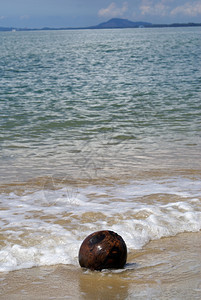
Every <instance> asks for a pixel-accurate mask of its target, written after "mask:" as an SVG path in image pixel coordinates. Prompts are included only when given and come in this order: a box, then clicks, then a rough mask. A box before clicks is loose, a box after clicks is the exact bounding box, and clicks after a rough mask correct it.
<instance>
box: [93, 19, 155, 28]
mask: <svg viewBox="0 0 201 300" xmlns="http://www.w3.org/2000/svg"><path fill="white" fill-rule="evenodd" d="M149 26H152V24H151V23H147V22H132V21H129V20H127V19H119V18H113V19H110V20H109V21H107V22H104V23H100V24H99V25H96V26H91V27H90V28H97V29H101V28H137V27H149Z"/></svg>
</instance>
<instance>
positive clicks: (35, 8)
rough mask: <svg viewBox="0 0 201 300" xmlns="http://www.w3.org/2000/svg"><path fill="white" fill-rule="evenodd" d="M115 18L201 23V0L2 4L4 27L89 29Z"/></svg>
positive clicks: (20, 0)
mask: <svg viewBox="0 0 201 300" xmlns="http://www.w3.org/2000/svg"><path fill="white" fill-rule="evenodd" d="M111 18H124V19H129V20H131V21H134V22H136V21H144V22H151V23H153V24H164V23H165V24H170V23H175V22H179V23H188V22H195V23H201V0H127V1H124V0H123V1H122V0H114V1H113V0H0V26H1V27H6V26H8V27H21V28H24V27H28V28H42V27H56V28H59V27H85V26H93V25H97V24H99V23H102V22H105V21H107V20H109V19H111Z"/></svg>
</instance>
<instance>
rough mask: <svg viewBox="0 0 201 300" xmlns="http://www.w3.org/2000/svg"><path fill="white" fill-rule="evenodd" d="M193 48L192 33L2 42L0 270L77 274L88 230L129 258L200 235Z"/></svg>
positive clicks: (199, 118)
mask: <svg viewBox="0 0 201 300" xmlns="http://www.w3.org/2000/svg"><path fill="white" fill-rule="evenodd" d="M200 49H201V29H200V28H163V29H162V28H160V29H124V30H121V29H118V30H76V31H41V32H40V31H38V32H6V33H3V32H2V33H0V206H1V210H0V227H1V234H0V246H1V249H0V271H1V272H5V271H12V270H17V269H21V268H29V267H32V266H44V265H50V264H53V265H54V264H55V265H56V264H59V263H62V264H73V265H74V266H75V267H77V268H78V267H79V266H78V262H77V253H78V250H79V246H80V244H81V242H82V240H83V239H84V238H85V237H86V236H87V235H88V234H89V233H91V232H93V231H96V230H101V229H110V230H114V231H116V232H118V233H119V234H120V235H121V236H122V237H123V238H124V239H125V241H126V244H127V246H128V252H129V253H133V251H135V249H142V248H143V247H144V246H145V245H147V243H149V241H150V240H159V241H160V240H161V239H162V238H163V237H170V236H174V235H176V234H178V233H182V232H198V231H200V228H201V212H200V208H201V155H200V149H201V51H200ZM161 243H162V240H161ZM197 263H198V264H199V263H200V262H197ZM191 267H192V268H199V266H197V265H196V267H195V266H194V265H193V264H192V265H191ZM139 268H140V267H139ZM150 268H151V267H150ZM194 270H195V272H197V271H196V270H197V269H194ZM164 272H165V271H164ZM150 273H151V274H152V269H150ZM129 274H130V273H129ZM129 276H132V274H131V275H128V277H129ZM181 277H182V275H181Z"/></svg>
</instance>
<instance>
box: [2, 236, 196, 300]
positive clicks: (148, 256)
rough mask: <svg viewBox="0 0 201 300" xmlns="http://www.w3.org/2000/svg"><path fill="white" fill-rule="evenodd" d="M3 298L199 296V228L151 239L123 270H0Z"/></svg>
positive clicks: (191, 297) (74, 267) (166, 297)
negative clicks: (1, 271)
mask: <svg viewBox="0 0 201 300" xmlns="http://www.w3.org/2000/svg"><path fill="white" fill-rule="evenodd" d="M0 287H1V288H0V299H8V300H10V299H11V300H12V299H16V300H23V299H30V300H32V299H106V300H107V299H108V300H109V299H122V300H123V299H200V297H201V232H197V233H182V234H179V235H177V236H175V237H169V238H163V239H160V240H157V241H151V242H150V243H148V244H147V245H146V246H145V247H144V248H143V249H142V250H137V251H133V252H132V253H129V254H128V261H127V265H126V268H125V269H124V270H116V271H102V272H91V271H88V270H83V269H81V268H80V267H79V266H78V265H77V266H72V265H55V266H43V267H35V268H31V269H23V270H19V271H13V272H9V273H0Z"/></svg>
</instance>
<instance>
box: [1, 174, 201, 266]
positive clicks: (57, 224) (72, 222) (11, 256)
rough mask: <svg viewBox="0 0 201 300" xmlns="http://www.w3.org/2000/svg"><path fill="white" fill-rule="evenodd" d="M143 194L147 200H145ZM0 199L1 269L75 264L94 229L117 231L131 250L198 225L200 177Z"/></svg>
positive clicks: (199, 214)
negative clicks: (149, 197) (0, 207)
mask: <svg viewBox="0 0 201 300" xmlns="http://www.w3.org/2000/svg"><path fill="white" fill-rule="evenodd" d="M69 190H70V191H71V193H69ZM157 195H161V198H160V197H157ZM146 196H151V198H152V201H150V200H146V201H145V200H144V198H143V197H146ZM167 196H168V199H171V197H172V201H170V202H169V203H167V201H163V198H164V197H167ZM154 197H155V198H154ZM175 197H176V199H179V201H176V200H175ZM154 199H155V200H154ZM160 199H162V200H161V201H160ZM142 200H143V201H142ZM0 203H1V205H2V207H3V208H4V209H3V210H0V225H1V228H2V234H3V235H4V243H5V245H4V247H3V248H2V249H1V250H0V271H1V272H3V271H11V270H16V269H21V268H29V267H32V266H42V265H52V264H59V263H62V264H74V265H78V260H77V256H78V251H79V247H80V244H81V242H82V240H83V239H84V238H85V237H86V236H87V235H88V234H90V233H91V232H93V231H97V230H103V229H109V230H113V231H116V232H117V233H118V234H120V235H121V236H122V237H123V238H124V240H125V242H126V244H127V247H128V250H129V251H130V250H132V249H140V248H142V247H143V246H144V245H145V244H146V243H148V242H149V241H150V240H154V239H160V238H161V237H168V236H174V235H176V234H178V233H180V232H185V231H187V232H196V231H199V230H200V229H201V211H200V207H201V182H200V181H199V180H191V179H186V178H171V179H168V180H157V181H153V180H148V181H133V182H130V183H129V184H126V185H119V186H117V185H111V186H88V187H85V188H79V189H77V188H76V189H75V190H74V189H73V187H64V188H62V189H60V190H57V191H52V190H40V191H36V192H34V193H32V194H30V193H27V194H24V195H22V196H18V195H16V194H14V193H11V194H9V195H6V194H1V195H0Z"/></svg>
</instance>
